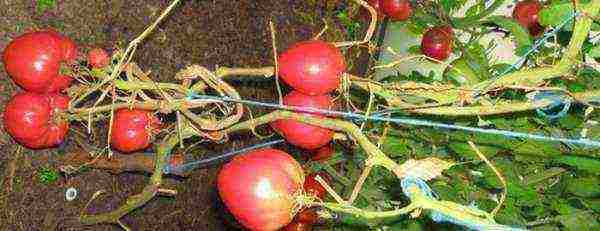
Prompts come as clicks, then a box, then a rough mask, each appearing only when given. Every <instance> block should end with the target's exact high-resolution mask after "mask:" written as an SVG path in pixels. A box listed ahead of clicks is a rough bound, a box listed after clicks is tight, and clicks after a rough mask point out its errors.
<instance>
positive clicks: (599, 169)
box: [554, 156, 600, 174]
mask: <svg viewBox="0 0 600 231" xmlns="http://www.w3.org/2000/svg"><path fill="white" fill-rule="evenodd" d="M554 162H556V163H561V164H566V165H570V166H574V167H576V168H578V169H581V170H587V171H590V172H591V173H594V174H600V160H597V159H592V158H586V157H581V156H559V157H556V158H555V159H554Z"/></svg>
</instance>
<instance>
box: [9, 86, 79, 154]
mask: <svg viewBox="0 0 600 231" xmlns="http://www.w3.org/2000/svg"><path fill="white" fill-rule="evenodd" d="M68 106H69V98H68V97H67V96H64V95H59V94H48V95H45V94H38V93H33V92H21V93H18V94H16V95H15V96H13V97H12V99H11V100H10V101H9V102H8V104H6V107H5V109H4V114H3V116H4V127H5V128H6V131H7V132H8V133H9V134H10V135H11V136H12V137H13V138H14V139H15V140H16V141H17V142H19V143H20V144H22V145H23V146H25V147H28V148H31V149H43V148H51V147H55V146H57V145H59V144H60V143H62V142H63V140H64V139H65V137H66V135H67V131H68V129H69V123H68V121H66V120H64V118H61V116H60V114H61V113H62V112H63V111H65V110H66V109H67V107H68Z"/></svg>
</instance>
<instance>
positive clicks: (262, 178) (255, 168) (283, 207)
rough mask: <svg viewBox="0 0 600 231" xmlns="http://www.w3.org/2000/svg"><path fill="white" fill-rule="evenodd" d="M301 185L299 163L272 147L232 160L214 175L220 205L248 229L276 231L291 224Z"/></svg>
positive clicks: (301, 174)
mask: <svg viewBox="0 0 600 231" xmlns="http://www.w3.org/2000/svg"><path fill="white" fill-rule="evenodd" d="M303 182H304V173H303V170H302V167H301V166H300V164H299V163H298V162H297V161H296V160H295V159H294V158H293V157H292V156H290V155H289V154H287V153H285V152H283V151H280V150H277V149H272V148H265V149H259V150H255V151H251V152H248V153H245V154H242V155H240V156H236V157H234V158H233V159H232V160H231V161H230V162H229V163H227V164H225V165H224V166H223V167H222V168H221V170H220V171H219V174H218V176H217V187H218V190H219V195H220V196H221V198H222V200H223V202H224V203H225V205H226V206H227V208H228V209H229V211H230V212H231V213H232V214H233V215H234V217H235V218H236V219H237V220H238V221H239V222H240V223H241V224H242V225H244V226H245V227H246V228H248V229H250V230H278V229H280V228H282V227H284V226H285V225H287V224H288V223H290V222H291V221H292V219H293V217H294V214H293V209H294V208H295V206H296V204H295V198H294V197H295V196H296V195H300V194H301V193H302V184H303Z"/></svg>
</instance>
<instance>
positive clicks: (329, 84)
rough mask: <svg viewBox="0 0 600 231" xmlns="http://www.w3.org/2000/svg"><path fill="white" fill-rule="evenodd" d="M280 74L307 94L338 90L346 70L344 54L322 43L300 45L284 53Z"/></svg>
mask: <svg viewBox="0 0 600 231" xmlns="http://www.w3.org/2000/svg"><path fill="white" fill-rule="evenodd" d="M278 64H279V75H280V76H281V78H282V79H283V81H284V82H286V83H287V84H288V85H290V86H291V87H292V88H294V89H295V90H297V91H300V92H302V93H304V94H307V95H321V94H326V93H329V92H331V91H333V90H335V89H336V88H337V87H338V85H339V84H340V77H341V75H342V73H343V72H344V70H345V69H346V61H345V60H344V56H343V55H342V52H340V50H339V49H338V48H337V47H335V46H334V45H333V44H331V43H327V42H324V41H320V40H310V41H304V42H298V43H296V44H294V45H292V46H291V47H290V48H288V49H287V50H286V51H284V52H283V53H281V55H280V56H279V59H278Z"/></svg>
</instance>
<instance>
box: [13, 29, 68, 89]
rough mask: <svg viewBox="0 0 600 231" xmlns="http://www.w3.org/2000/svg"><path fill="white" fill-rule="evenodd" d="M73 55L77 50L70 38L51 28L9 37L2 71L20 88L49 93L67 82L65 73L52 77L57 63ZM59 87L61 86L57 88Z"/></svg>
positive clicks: (56, 71)
mask: <svg viewBox="0 0 600 231" xmlns="http://www.w3.org/2000/svg"><path fill="white" fill-rule="evenodd" d="M76 55H77V49H76V46H75V43H74V42H73V41H72V40H71V39H69V38H67V37H65V36H63V35H61V34H59V33H58V32H56V31H52V30H48V31H37V32H30V33H26V34H23V35H21V36H19V37H17V38H15V39H13V40H12V41H11V42H10V43H9V44H8V46H6V48H5V49H4V54H3V62H4V65H5V68H6V72H7V73H8V74H9V75H10V76H11V77H12V79H13V80H14V81H15V82H16V83H17V84H18V85H19V86H21V87H22V88H23V89H25V90H28V91H33V92H37V93H52V92H58V91H60V90H62V89H64V88H65V87H66V86H68V85H69V83H70V82H71V80H68V81H67V79H66V77H65V76H63V77H61V80H56V78H58V77H59V70H60V67H61V62H63V61H69V62H70V61H73V60H74V59H75V56H76ZM68 78H69V79H70V77H68ZM55 81H58V82H57V83H54V82H55ZM59 86H60V87H63V88H60V89H59V88H57V87H59Z"/></svg>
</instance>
